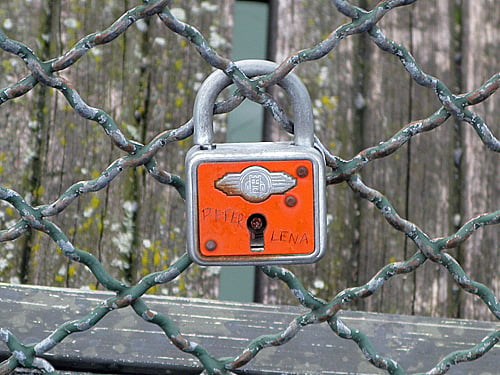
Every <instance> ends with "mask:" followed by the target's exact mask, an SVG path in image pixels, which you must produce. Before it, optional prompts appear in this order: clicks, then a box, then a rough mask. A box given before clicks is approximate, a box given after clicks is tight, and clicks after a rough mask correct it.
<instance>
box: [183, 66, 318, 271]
mask: <svg viewBox="0 0 500 375" xmlns="http://www.w3.org/2000/svg"><path fill="white" fill-rule="evenodd" d="M238 66H239V67H240V69H242V70H243V71H244V72H245V74H247V75H248V76H255V75H261V74H267V73H269V72H271V71H272V70H273V69H274V68H275V67H276V64H275V63H271V62H268V61H262V60H249V61H242V62H239V63H238ZM230 82H231V81H230V80H229V78H227V77H226V76H225V75H224V74H223V73H222V72H220V71H218V72H215V73H213V74H212V75H211V76H209V77H208V78H207V80H206V81H205V82H204V83H203V84H202V86H201V87H200V91H199V92H198V95H197V97H196V101H195V108H194V114H193V121H194V124H195V125H194V142H195V146H193V148H192V149H191V150H190V151H189V152H188V154H187V156H186V203H187V215H186V216H187V244H188V253H189V255H190V256H191V258H192V259H193V260H194V261H195V262H197V263H199V264H202V265H225V264H228V265H243V264H244V265H249V264H251V265H262V264H288V263H311V262H315V261H317V260H318V259H319V258H320V257H321V256H322V255H323V253H324V248H325V242H326V241H325V238H326V208H325V196H324V194H325V162H324V158H323V155H322V154H321V153H320V152H319V151H318V150H317V149H315V148H314V147H313V143H314V132H313V127H312V110H311V103H310V99H309V94H308V93H307V90H306V89H305V87H304V85H303V84H302V83H301V82H300V80H299V79H298V78H297V77H296V76H295V75H293V74H289V75H288V76H287V77H286V78H285V79H284V80H282V81H281V82H280V85H281V86H282V87H283V88H284V89H285V91H286V92H287V93H288V94H289V95H290V98H291V102H292V106H293V108H294V119H295V135H294V141H293V142H260V143H222V144H213V143H212V138H213V113H212V109H213V105H214V103H215V100H216V98H217V96H218V94H219V93H220V92H221V91H222V90H223V89H224V88H225V87H226V86H228V85H229V84H230Z"/></svg>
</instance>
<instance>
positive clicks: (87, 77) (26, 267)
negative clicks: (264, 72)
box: [0, 0, 500, 318]
mask: <svg viewBox="0 0 500 375" xmlns="http://www.w3.org/2000/svg"><path fill="white" fill-rule="evenodd" d="M330 3H331V2H330V1H329V0H328V1H327V0H320V1H314V2H307V4H306V2H304V1H288V0H283V1H273V2H271V5H272V6H271V11H272V12H273V15H272V17H271V19H272V22H273V25H272V29H271V31H272V32H271V37H270V47H271V48H270V49H271V52H270V54H271V55H270V58H271V59H273V60H276V61H281V60H282V59H283V58H284V57H285V56H286V55H288V54H290V53H291V52H292V51H295V50H298V49H301V48H305V47H307V46H310V45H311V44H314V43H317V42H318V41H320V40H321V39H322V38H323V37H324V36H325V35H326V34H327V33H329V32H330V31H331V30H332V29H333V28H335V27H337V26H338V25H340V24H341V23H343V22H345V16H343V15H342V14H340V13H339V12H337V11H336V9H334V7H333V6H332V5H331V4H330ZM375 3H376V2H375V1H360V2H359V5H360V6H366V7H367V8H370V7H373V5H374V4H375ZM132 5H133V4H132V3H131V2H127V1H106V2H104V3H101V2H99V1H97V2H96V1H86V2H80V1H74V2H61V1H50V2H43V1H32V2H30V3H29V5H28V4H27V3H26V2H24V1H20V0H19V1H9V2H6V3H5V4H2V7H1V9H0V16H1V19H2V21H1V22H2V24H1V26H2V28H3V30H4V31H5V32H6V33H7V34H9V35H10V34H13V36H15V38H16V39H17V40H21V41H23V42H24V43H26V44H27V45H29V46H32V47H33V48H35V50H36V52H37V53H38V54H39V55H40V56H41V57H42V58H45V59H49V58H52V57H55V56H58V55H61V54H62V53H63V52H64V51H66V50H67V49H68V48H69V47H70V46H72V45H73V44H74V43H76V42H77V41H78V40H79V39H80V38H82V37H83V36H85V35H87V34H89V33H91V32H95V31H96V30H102V29H104V28H105V27H107V26H109V25H110V22H112V20H114V19H116V18H117V17H119V16H120V15H121V14H122V13H123V12H124V11H126V10H127V9H128V8H129V7H130V6H132ZM27 7H29V13H28V10H27ZM231 7H232V1H230V0H228V1H223V0H220V1H216V2H212V3H210V2H206V1H205V2H201V3H200V2H199V1H191V2H188V3H185V2H184V3H182V4H176V3H175V2H174V5H173V6H172V8H173V9H174V10H175V11H178V13H179V14H180V15H181V16H183V17H184V18H185V19H186V20H187V21H189V22H190V23H191V24H193V25H196V27H197V28H199V29H200V31H201V32H202V33H203V34H204V35H207V37H209V41H210V42H211V43H212V46H213V47H214V48H216V49H217V51H218V52H219V53H220V54H221V55H224V54H228V53H229V52H230V49H231V28H232V18H231V9H232V8H231ZM499 13H500V10H499V7H498V5H497V4H496V3H495V1H494V0H489V1H488V0H483V1H479V2H478V1H465V0H464V1H455V0H440V1H434V0H420V2H419V3H418V6H417V5H416V4H415V5H411V6H408V7H402V8H399V9H397V11H394V12H392V13H390V14H388V15H387V16H386V17H384V19H383V20H382V21H381V25H382V26H383V29H384V30H385V32H386V34H387V35H389V36H390V37H391V38H393V39H394V40H396V41H399V42H401V43H403V44H405V45H407V46H408V47H409V48H410V50H411V52H412V53H413V55H414V56H415V58H416V60H417V61H418V62H419V64H421V66H422V68H423V70H424V71H426V72H428V73H430V74H432V75H434V76H437V77H440V79H442V80H443V81H444V82H445V83H446V84H447V85H449V87H450V88H451V89H453V91H454V92H457V93H460V92H468V91H470V90H472V89H474V88H477V87H479V85H481V84H482V83H483V82H484V81H485V80H486V79H488V78H489V77H491V76H492V75H493V74H494V73H496V71H497V69H498V58H499V56H498V54H499V50H500V48H499V38H498V32H499V30H498V25H499V24H500V14H499ZM159 23H160V21H159V19H158V18H154V17H153V18H151V19H146V20H140V21H138V22H137V24H136V25H134V26H132V28H133V30H134V32H128V33H126V34H124V35H123V36H121V37H120V38H119V39H118V40H116V41H114V42H113V43H112V44H111V45H110V46H106V47H104V46H102V47H95V48H93V49H91V50H90V51H89V52H88V53H87V54H86V55H85V56H84V57H83V58H82V61H81V62H80V63H79V65H78V69H71V70H68V71H65V72H64V73H63V74H64V75H67V78H68V79H69V80H70V81H71V82H72V83H73V84H74V85H75V87H78V88H79V91H80V94H81V95H82V97H84V98H86V100H87V102H88V103H91V104H93V105H95V106H100V107H103V108H106V110H107V111H108V112H109V113H110V114H111V115H112V116H113V118H115V120H116V122H117V123H118V124H119V125H120V127H121V128H122V129H123V131H124V132H125V133H126V134H127V135H128V136H130V137H131V138H133V139H136V140H138V141H141V142H143V143H144V142H146V141H149V140H151V139H152V137H154V136H155V135H156V134H158V133H159V132H161V131H163V130H164V129H168V128H173V127H176V126H178V124H182V123H184V122H185V121H187V120H188V119H189V118H190V116H191V108H192V103H193V98H194V95H195V93H196V88H197V86H198V85H199V83H200V82H201V80H202V79H203V78H204V77H205V76H206V74H207V73H208V72H209V70H210V67H209V66H208V65H207V64H205V63H204V62H203V61H202V59H200V58H199V57H198V55H197V53H196V51H195V50H194V49H193V48H192V47H191V46H189V45H188V42H186V40H185V39H184V38H180V37H175V36H173V35H169V34H166V33H165V30H164V28H162V27H160V25H158V24H159ZM0 72H1V74H0V86H1V87H5V86H8V85H9V84H11V83H13V82H15V81H16V80H17V79H19V78H21V77H22V76H23V75H24V74H25V68H24V64H23V63H22V62H21V60H19V59H18V58H16V57H14V56H8V55H5V54H4V56H3V59H2V65H1V67H0ZM297 72H298V73H299V75H300V76H301V78H302V79H303V80H304V81H305V83H306V85H307V87H308V89H309V90H310V93H311V96H312V97H313V105H314V107H315V114H316V117H315V122H316V131H317V134H318V136H320V137H321V138H322V139H325V140H328V142H329V144H328V146H329V147H331V149H332V151H333V152H334V153H335V154H338V155H339V156H341V157H344V158H350V157H352V156H353V155H355V154H356V153H357V152H359V151H360V150H362V149H363V148H366V147H369V146H372V145H376V144H377V143H378V142H380V141H381V140H384V139H387V138H388V137H389V136H390V135H392V134H394V133H395V132H396V131H397V130H399V129H400V128H401V127H402V126H404V125H405V124H407V123H408V122H410V121H412V120H416V119H419V118H424V117H426V116H428V115H429V114H431V113H432V112H434V111H435V110H436V109H438V108H439V102H438V101H437V100H436V98H435V95H434V94H433V93H432V92H431V91H430V90H426V89H424V88H422V87H420V86H418V85H417V84H416V83H414V82H413V80H412V79H411V78H410V77H409V75H408V74H407V73H406V72H405V71H404V69H402V68H401V67H400V63H399V61H397V59H396V58H395V57H393V56H392V57H391V56H388V55H385V54H384V52H382V51H380V50H379V49H378V48H377V47H376V46H375V45H374V44H373V43H371V42H370V41H369V40H368V36H367V35H355V36H352V37H349V38H347V39H346V40H344V41H342V43H340V44H339V45H338V47H337V49H336V50H335V51H334V52H333V53H332V54H330V55H328V56H327V57H325V58H323V59H321V60H319V61H316V62H311V63H308V64H302V65H300V66H299V67H298V68H297ZM497 103H498V99H497V98H492V99H490V100H489V101H487V102H485V103H484V104H482V105H479V106H478V107H477V111H478V113H480V114H481V115H482V116H483V117H484V118H486V119H490V123H492V125H493V129H498V127H497V126H496V124H495V121H496V119H497V118H498V115H499V111H500V108H499V106H498V105H496V104H497ZM2 132H3V133H2V137H1V138H0V164H1V167H0V181H1V183H2V185H4V186H8V187H11V188H13V189H14V190H17V191H26V192H28V193H29V197H31V202H32V203H33V204H35V205H36V204H39V203H41V202H48V201H52V200H54V199H55V198H56V197H57V196H59V195H60V194H61V193H62V192H63V191H64V190H65V189H66V188H67V187H68V186H70V185H71V184H73V183H75V182H76V181H79V180H87V179H90V178H95V177H97V176H98V175H99V174H100V173H101V171H102V170H104V169H105V168H106V167H107V166H108V165H109V164H110V162H111V161H112V160H115V159H116V158H117V157H119V155H120V154H119V152H118V151H117V150H115V149H113V148H112V147H111V146H110V145H109V142H108V140H107V139H106V138H103V137H101V136H100V134H101V129H100V128H98V127H97V126H89V125H88V124H87V120H85V119H82V118H81V117H79V116H78V115H76V114H75V113H74V112H73V111H72V110H70V108H69V106H68V104H67V103H66V101H65V100H64V99H63V98H62V97H61V96H60V95H57V94H56V93H55V92H51V91H47V90H46V89H44V88H42V87H36V88H35V89H34V90H33V91H32V92H31V93H30V95H29V99H28V98H20V99H18V100H16V101H11V102H7V103H5V104H3V105H2ZM272 136H273V137H274V135H272ZM188 147H189V145H188V142H184V143H181V144H179V145H178V146H176V147H175V148H172V149H168V150H165V151H161V152H160V155H159V160H160V161H161V166H162V167H164V168H165V169H167V170H169V171H172V172H179V173H181V172H182V164H183V158H184V152H185V151H186V149H187V148H188ZM80 150H85V152H83V153H82V152H79V151H80ZM144 173H145V172H144V171H142V170H135V169H133V170H130V171H128V172H127V173H125V174H124V175H123V176H121V177H120V181H119V183H116V184H112V185H110V186H109V187H107V188H106V189H103V190H102V191H99V192H97V193H95V194H92V195H85V196H82V197H81V198H80V199H79V200H78V202H75V204H73V205H72V206H70V207H69V208H68V209H67V211H66V213H65V217H64V220H62V221H60V222H58V224H59V225H60V226H61V227H62V228H63V230H64V231H65V232H66V233H68V234H69V236H70V237H71V240H73V241H75V242H77V243H79V244H80V246H81V247H82V248H83V249H85V250H90V251H92V252H93V253H94V254H96V255H97V256H98V257H99V258H100V259H102V260H103V262H104V263H106V264H108V265H110V269H111V270H112V272H113V274H114V275H116V276H118V277H121V278H123V279H125V280H128V281H136V280H137V279H138V278H139V277H140V275H144V274H146V273H148V272H151V271H153V270H157V269H161V268H162V267H165V266H166V265H168V264H170V262H171V261H172V259H174V258H176V257H178V256H179V255H180V254H182V253H183V252H184V237H183V231H184V227H183V222H182V220H180V218H182V217H183V209H184V205H183V203H182V201H181V199H179V198H178V196H177V194H176V193H175V192H173V191H171V190H169V189H165V188H164V187H163V186H161V185H160V184H157V183H156V182H155V181H152V180H151V179H146V178H145V175H144ZM362 173H363V177H364V178H365V179H366V182H367V183H368V184H369V185H370V186H374V187H376V188H377V189H378V190H380V191H382V192H383V193H384V194H385V195H386V196H387V197H389V199H390V200H391V201H392V202H393V204H394V205H395V207H396V209H397V210H398V211H399V212H400V213H401V214H402V215H404V216H405V217H407V218H409V219H410V220H412V221H413V222H416V223H418V224H419V225H420V226H421V227H422V228H423V229H424V230H426V231H427V232H428V233H429V234H430V235H432V236H445V235H447V234H449V233H452V232H454V231H455V230H456V229H457V228H459V227H460V226H461V225H462V224H463V223H464V222H466V221H467V220H468V219H470V218H472V217H474V216H476V215H477V214H479V213H482V212H486V211H488V208H490V209H495V208H498V207H499V205H500V190H499V189H500V188H499V187H500V163H498V155H497V154H495V153H491V152H486V151H485V148H484V146H483V144H482V143H481V141H480V140H479V138H478V137H477V136H475V135H474V131H473V129H471V128H470V126H467V125H465V124H464V123H460V122H454V121H453V120H452V119H450V120H448V123H447V124H446V125H445V126H443V127H441V128H439V129H437V130H435V131H434V132H433V133H431V134H430V135H428V136H426V137H416V138H414V139H412V140H411V141H410V142H409V143H408V145H407V146H406V147H404V148H402V149H401V150H400V151H399V152H397V153H395V154H394V155H392V156H390V157H388V158H385V159H382V160H379V161H376V162H375V163H373V164H372V165H370V166H368V167H367V168H365V170H363V172H362ZM0 204H2V211H1V214H0V224H1V225H2V227H6V226H8V224H9V223H12V221H13V220H15V218H16V214H15V212H14V211H13V210H12V209H11V208H9V207H8V206H6V205H4V204H3V203H0ZM328 207H329V208H328V210H329V213H330V215H331V221H330V231H329V241H330V246H329V249H331V250H329V251H328V254H327V255H326V257H325V258H324V260H323V261H322V262H321V263H319V264H317V265H315V266H308V267H303V266H301V267H298V268H295V269H294V272H296V273H297V274H298V275H299V277H301V278H302V279H303V280H304V282H305V283H306V284H308V285H315V289H316V292H317V293H318V295H319V296H328V295H331V294H332V293H336V292H337V291H338V290H340V289H342V288H345V287H347V286H352V285H359V284H361V283H363V282H366V281H367V280H368V279H369V278H370V277H371V276H372V275H373V272H374V270H377V269H379V268H380V267H381V266H382V265H384V264H385V263H387V262H390V261H394V260H401V259H405V258H407V257H408V255H409V254H411V253H413V252H414V247H413V245H412V244H411V243H409V242H408V240H407V239H405V237H404V236H402V235H399V234H398V233H396V232H395V231H394V230H393V229H391V228H390V227H388V226H387V224H386V223H385V222H383V221H381V220H377V219H376V218H377V216H378V213H377V212H376V211H375V210H374V209H373V208H372V206H371V205H370V204H369V203H367V202H366V201H364V200H362V199H360V198H359V197H356V196H355V195H353V194H352V192H351V191H350V190H349V189H348V188H347V187H346V185H345V184H341V185H338V186H335V187H333V188H332V189H331V198H330V199H329V202H328ZM499 237H500V235H499V231H498V228H496V227H489V228H483V229H482V230H481V231H479V232H478V233H476V235H475V236H474V237H473V238H472V239H470V240H469V241H468V242H466V243H464V244H463V245H462V246H460V247H459V248H457V249H453V250H452V251H453V255H454V256H456V257H457V259H459V260H460V261H461V262H462V263H463V264H464V266H465V268H466V270H467V272H469V274H470V275H471V277H472V278H473V279H475V280H478V281H480V282H486V283H487V285H489V286H491V287H492V288H493V290H495V291H496V292H497V293H498V290H499V289H500V279H499V277H498V274H499V273H498V269H499V268H500V264H499V262H500V256H499V253H498V252H499V248H500V242H499V241H500V238H499ZM0 249H1V251H2V257H3V261H2V262H1V263H0V277H1V280H3V281H7V282H9V281H20V282H23V283H24V282H28V283H35V284H44V285H55V286H76V287H83V286H86V287H90V288H98V287H99V286H98V285H96V284H95V280H94V278H93V277H92V275H91V274H90V273H89V272H87V271H85V269H84V268H82V267H81V266H79V265H78V264H73V263H69V262H68V261H67V260H65V259H64V257H54V256H53V254H54V245H53V243H51V241H50V240H48V239H47V238H46V237H44V236H42V235H40V234H38V233H32V234H29V235H27V236H23V237H22V238H20V239H19V240H17V241H16V242H15V243H2V244H0ZM117 252H119V254H120V257H115V254H116V253H117ZM20 254H22V256H21V255H20ZM429 280H435V281H434V282H433V283H431V284H429V283H428V281H429ZM202 286H203V287H202ZM216 286H217V270H215V271H214V270H212V269H199V268H196V269H195V270H193V271H192V272H190V273H189V274H186V275H183V276H181V277H180V279H179V282H178V283H176V284H175V285H166V286H164V287H162V289H161V290H159V289H158V290H156V292H158V293H165V294H169V295H170V294H175V295H181V296H194V297H196V296H204V297H217V296H216V293H217V288H216ZM263 288H264V290H263V295H264V302H276V303H283V302H290V301H291V300H290V297H289V295H288V293H287V292H286V290H284V289H281V288H278V289H276V288H277V287H276V286H275V285H274V284H272V283H268V282H266V281H265V282H264V286H263ZM399 294H404V295H405V296H407V298H405V299H404V300H403V299H394V298H392V297H391V296H394V295H399ZM358 304H359V308H361V309H364V310H372V311H380V312H398V313H418V314H431V315H440V316H454V317H467V318H484V317H487V316H489V314H488V312H487V311H486V310H485V309H484V308H482V307H478V306H475V304H474V300H473V299H472V298H471V297H468V296H466V295H464V294H463V293H462V292H461V291H460V289H457V288H455V286H454V282H453V280H451V279H450V278H449V277H448V275H447V273H446V272H444V271H443V270H441V269H440V268H439V267H437V266H435V265H434V264H427V265H426V266H425V267H424V269H423V270H421V271H420V273H419V274H418V275H415V276H408V277H406V278H405V279H404V280H403V281H402V282H398V283H391V284H390V285H387V286H386V288H384V290H383V291H381V292H380V293H379V294H378V295H377V296H375V297H374V298H373V299H370V300H369V301H368V300H367V301H360V302H359V303H358Z"/></svg>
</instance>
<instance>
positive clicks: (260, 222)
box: [247, 214, 267, 251]
mask: <svg viewBox="0 0 500 375" xmlns="http://www.w3.org/2000/svg"><path fill="white" fill-rule="evenodd" d="M266 226H267V220H266V217H265V216H264V215H262V214H252V215H250V216H249V217H248V220H247V228H248V231H249V232H250V251H263V250H264V230H265V229H266Z"/></svg>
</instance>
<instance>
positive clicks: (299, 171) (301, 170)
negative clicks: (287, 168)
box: [297, 165, 309, 177]
mask: <svg viewBox="0 0 500 375" xmlns="http://www.w3.org/2000/svg"><path fill="white" fill-rule="evenodd" d="M308 174H309V170H308V169H307V167H304V166H303V165H301V166H300V167H298V168H297V176H299V177H306V176H307V175H308Z"/></svg>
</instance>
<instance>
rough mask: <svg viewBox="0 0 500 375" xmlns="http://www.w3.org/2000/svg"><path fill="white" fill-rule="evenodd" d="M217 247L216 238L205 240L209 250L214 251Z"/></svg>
mask: <svg viewBox="0 0 500 375" xmlns="http://www.w3.org/2000/svg"><path fill="white" fill-rule="evenodd" d="M216 248H217V242H215V241H214V240H208V241H207V242H205V249H207V250H208V251H214V250H215V249H216Z"/></svg>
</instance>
